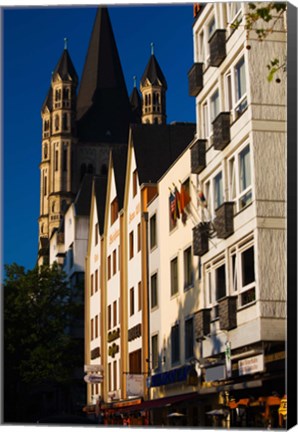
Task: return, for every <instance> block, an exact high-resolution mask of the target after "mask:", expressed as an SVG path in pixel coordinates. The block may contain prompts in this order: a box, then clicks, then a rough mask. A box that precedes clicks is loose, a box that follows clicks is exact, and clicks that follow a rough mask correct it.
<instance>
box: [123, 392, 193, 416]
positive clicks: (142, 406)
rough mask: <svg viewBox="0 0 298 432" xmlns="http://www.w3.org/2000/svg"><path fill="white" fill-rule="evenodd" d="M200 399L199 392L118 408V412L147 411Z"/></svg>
mask: <svg viewBox="0 0 298 432" xmlns="http://www.w3.org/2000/svg"><path fill="white" fill-rule="evenodd" d="M198 397H199V395H198V393H197V392H192V393H186V394H181V395H176V396H168V397H164V398H160V399H154V400H148V401H144V402H142V403H141V404H137V405H131V406H129V407H123V408H118V409H117V410H118V411H120V412H129V411H145V410H149V409H154V408H160V407H163V406H166V405H174V404H178V403H182V402H187V401H190V400H192V399H195V398H198Z"/></svg>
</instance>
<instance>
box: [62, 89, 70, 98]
mask: <svg viewBox="0 0 298 432" xmlns="http://www.w3.org/2000/svg"><path fill="white" fill-rule="evenodd" d="M63 99H64V100H68V99H69V89H68V88H64V89H63Z"/></svg>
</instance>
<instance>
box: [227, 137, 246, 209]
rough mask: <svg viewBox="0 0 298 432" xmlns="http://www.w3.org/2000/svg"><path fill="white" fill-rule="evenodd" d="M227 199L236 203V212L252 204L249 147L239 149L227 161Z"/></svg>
mask: <svg viewBox="0 0 298 432" xmlns="http://www.w3.org/2000/svg"><path fill="white" fill-rule="evenodd" d="M228 170H229V199H230V200H232V201H235V202H236V211H240V210H242V209H243V208H244V207H246V206H247V205H248V204H250V203H251V202H252V181H251V155H250V145H249V144H246V145H245V146H244V147H241V149H240V151H238V152H237V153H236V154H235V155H233V156H232V157H231V158H230V159H229V161H228Z"/></svg>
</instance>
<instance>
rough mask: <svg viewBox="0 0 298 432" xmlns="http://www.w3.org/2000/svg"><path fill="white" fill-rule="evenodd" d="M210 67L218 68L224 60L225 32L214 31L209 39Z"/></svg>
mask: <svg viewBox="0 0 298 432" xmlns="http://www.w3.org/2000/svg"><path fill="white" fill-rule="evenodd" d="M209 49H210V66H215V67H218V66H219V65H220V64H221V63H222V62H223V60H224V59H225V58H226V31H225V30H221V29H219V30H216V31H215V32H214V33H213V35H212V36H211V38H210V39H209Z"/></svg>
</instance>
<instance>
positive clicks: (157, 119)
mask: <svg viewBox="0 0 298 432" xmlns="http://www.w3.org/2000/svg"><path fill="white" fill-rule="evenodd" d="M140 90H141V93H142V97H143V108H142V123H150V124H165V123H166V91H167V82H166V79H165V77H164V74H163V73H162V70H161V68H160V66H159V64H158V62H157V60H156V57H155V55H154V46H153V43H152V44H151V56H150V59H149V62H148V64H147V66H146V69H145V72H144V74H143V76H142V79H141V84H140Z"/></svg>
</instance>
